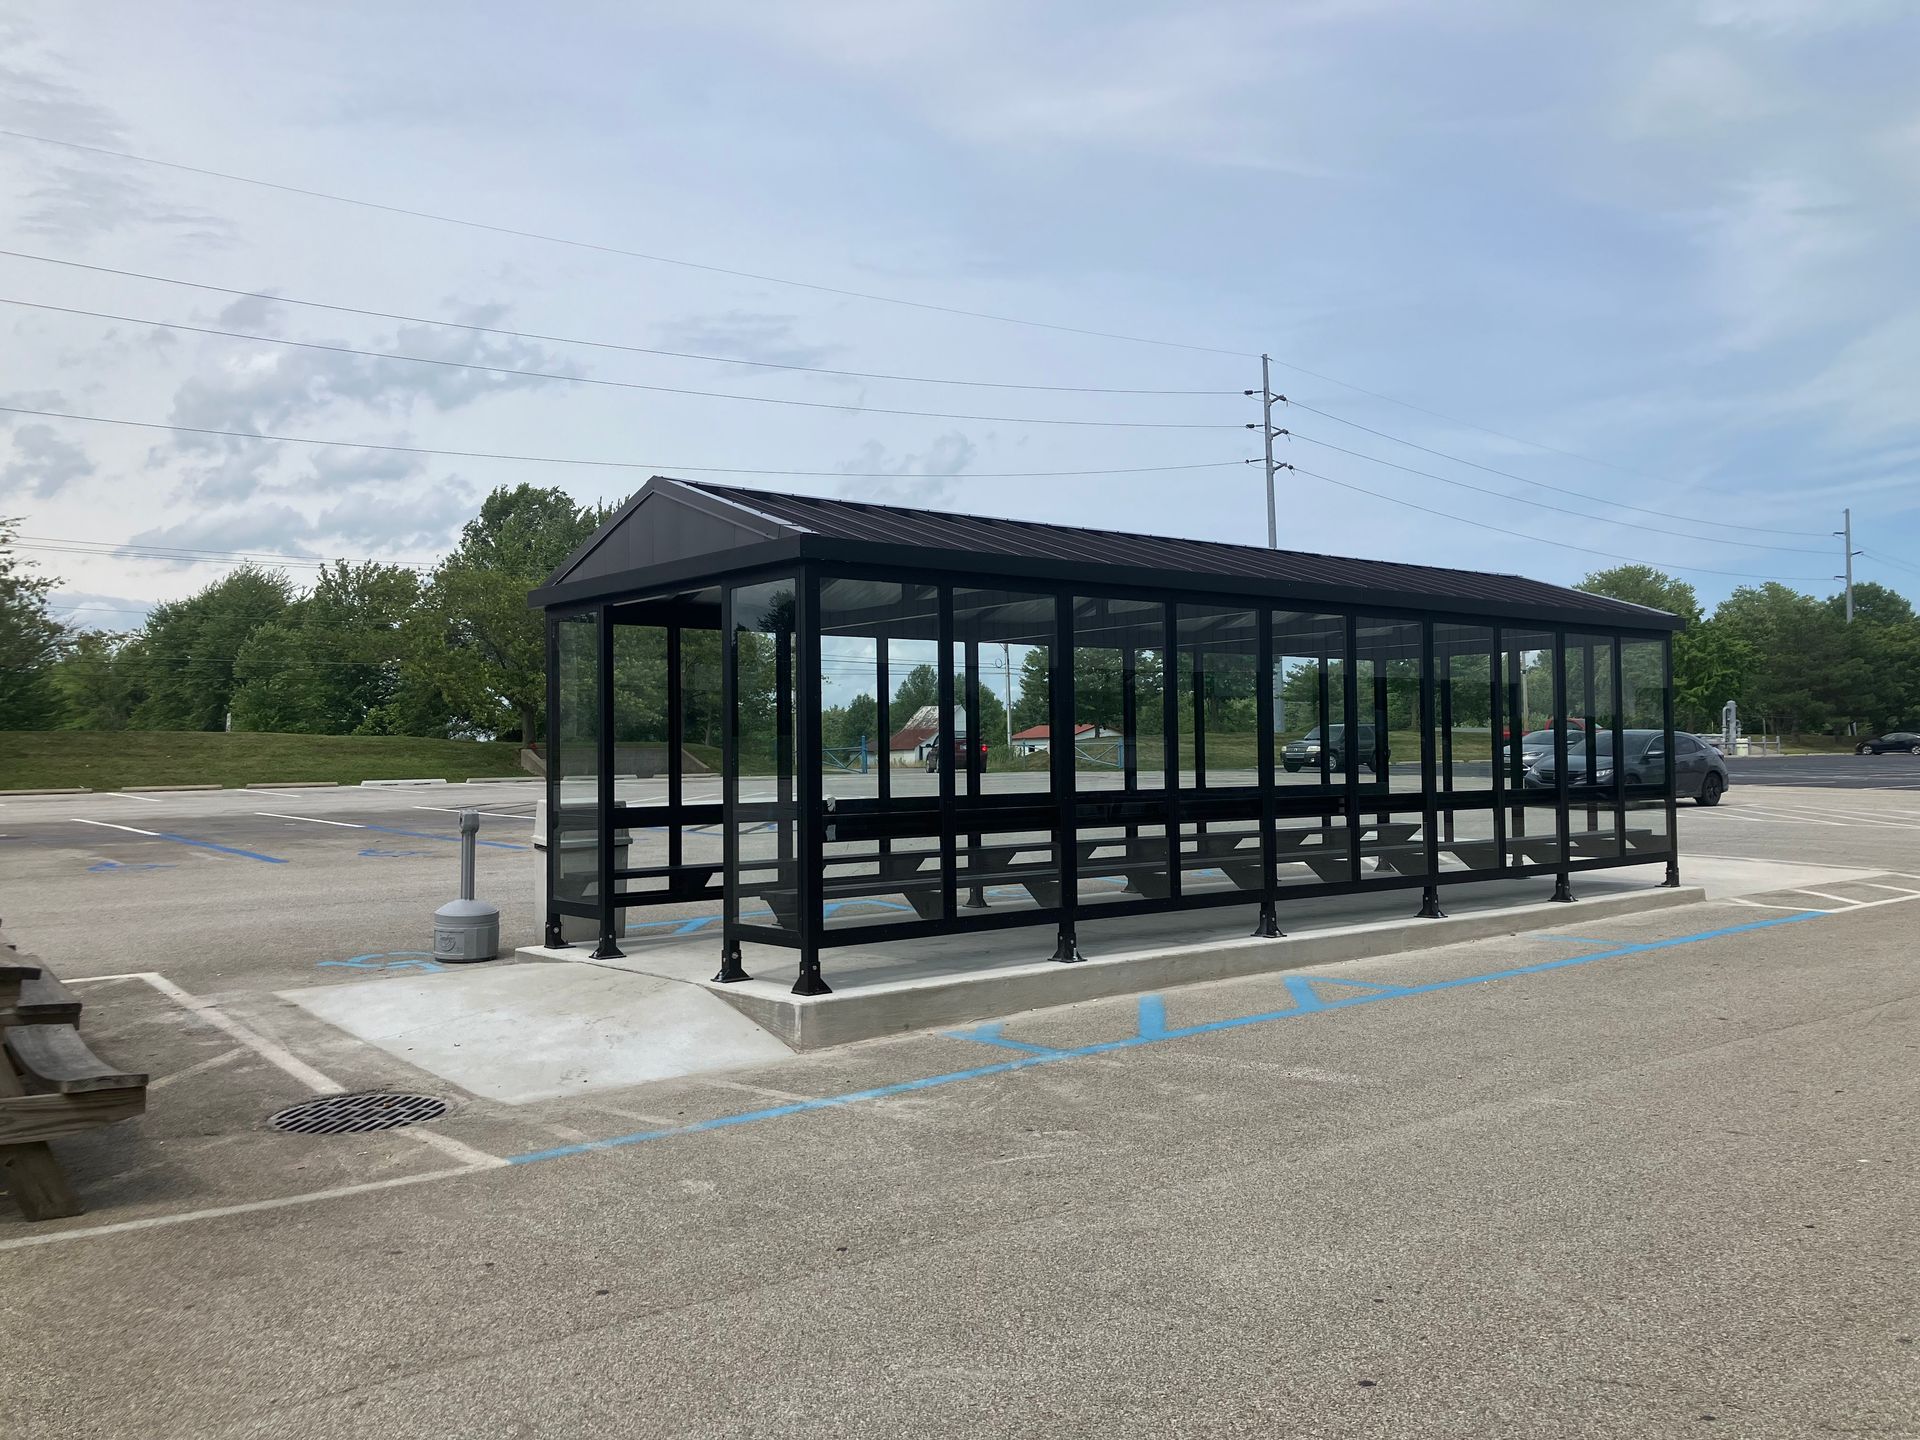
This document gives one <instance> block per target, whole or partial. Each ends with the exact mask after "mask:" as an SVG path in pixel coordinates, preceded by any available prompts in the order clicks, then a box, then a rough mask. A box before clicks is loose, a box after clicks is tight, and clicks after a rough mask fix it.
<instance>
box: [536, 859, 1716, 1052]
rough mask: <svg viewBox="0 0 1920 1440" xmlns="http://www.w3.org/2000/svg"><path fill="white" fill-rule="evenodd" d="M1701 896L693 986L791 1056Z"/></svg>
mask: <svg viewBox="0 0 1920 1440" xmlns="http://www.w3.org/2000/svg"><path fill="white" fill-rule="evenodd" d="M1706 898H1707V892H1706V891H1705V890H1703V889H1698V888H1694V887H1687V888H1683V889H1677V890H1667V889H1654V890H1647V891H1637V892H1634V893H1632V894H1626V895H1600V896H1595V897H1594V898H1593V899H1590V900H1582V901H1580V902H1579V903H1578V904H1576V905H1555V904H1553V903H1552V902H1550V901H1537V902H1534V903H1531V904H1526V905H1514V906H1504V907H1502V908H1500V909H1497V910H1486V911H1475V912H1472V913H1469V914H1464V915H1454V916H1449V917H1448V918H1447V919H1444V920H1415V919H1402V920H1386V921H1374V922H1370V923H1367V924H1362V925H1355V926H1351V927H1342V928H1340V929H1335V930H1323V931H1307V932H1305V933H1303V934H1300V935H1292V936H1288V937H1286V938H1285V939H1280V940H1255V939H1248V940H1229V941H1224V942H1219V943H1215V944H1210V945H1195V946H1182V947H1177V948H1170V949H1160V950H1148V951H1139V952H1136V953H1134V954H1131V955H1115V956H1110V957H1106V958H1102V959H1095V960H1088V961H1085V962H1083V963H1081V964H1078V965H1059V964H1055V963H1053V962H1052V961H1041V962H1039V963H1036V964H1029V965H1020V966H1010V967H1007V968H1005V969H999V970H988V971H982V972H980V973H979V974H976V975H967V976H942V977H939V978H935V979H928V980H903V981H898V982H895V983H893V984H887V985H874V986H868V987H865V988H862V989H857V990H849V991H845V992H841V993H837V994H833V995H819V996H799V995H793V994H791V993H789V992H788V990H787V988H786V986H785V985H784V984H777V983H772V982H768V981H757V980H749V981H745V982H742V983H740V984H734V985H720V984H716V983H714V982H712V981H697V982H695V983H697V984H701V985H703V986H704V987H705V988H707V989H709V990H712V991H713V992H714V993H715V994H716V995H719V996H720V997H721V998H722V999H724V1000H725V1001H726V1002H727V1003H728V1004H730V1005H732V1006H733V1007H734V1008H735V1009H736V1010H739V1011H740V1012H741V1013H742V1014H744V1015H746V1016H748V1017H749V1018H750V1019H752V1020H754V1021H756V1022H757V1023H759V1024H761V1025H763V1026H765V1027H766V1028H767V1029H768V1030H771V1031H772V1032H773V1033H774V1034H775V1035H778V1036H779V1037H780V1038H781V1039H782V1040H784V1041H786V1042H787V1044H789V1045H791V1046H792V1047H793V1048H794V1049H795V1050H824V1049H827V1048H829V1047H831V1046H835V1045H848V1044H852V1043H853V1042H854V1041H856V1040H872V1039H875V1038H877V1037H879V1036H882V1035H899V1034H903V1033H906V1032H909V1031H914V1030H933V1029H939V1028H942V1027H944V1026H948V1025H964V1024H967V1023H969V1022H972V1021H979V1020H997V1019H1000V1018H1001V1017H1003V1016H1007V1015H1014V1014H1018V1013H1020V1012H1022V1011H1026V1010H1042V1009H1048V1008H1050V1007H1052V1006H1056V1005H1072V1004H1076V1003H1078V1002H1080V1001H1083V1000H1105V999H1110V998H1112V997H1114V996H1117V995H1135V994H1139V993H1141V992H1143V991H1148V990H1164V989H1172V988H1175V987H1177V986H1182V985H1197V984H1203V983H1205V982H1207V981H1210V980H1232V979H1238V978H1240V977H1242V976H1247V975H1261V974H1267V973H1270V972H1273V971H1280V970H1295V969H1298V968H1300V967H1301V966H1303V965H1329V964H1333V963H1335V962H1337V961H1342V960H1360V959H1366V958H1370V957H1373V956H1379V955H1397V954H1403V953H1405V952H1408V951H1415V950H1434V949H1438V948H1439V947H1441V946H1443V945H1457V944H1459V943H1460V942H1461V941H1463V940H1485V939H1491V938H1493V937H1495V936H1500V935H1512V934H1516V933H1518V932H1519V931H1522V930H1527V929H1544V928H1548V927H1550V926H1555V925H1567V924H1571V923H1573V921H1574V920H1575V919H1576V918H1578V919H1579V920H1580V921H1581V922H1585V921H1588V920H1592V919H1599V918H1601V917H1604V916H1612V915H1636V914H1643V913H1646V912H1650V911H1655V910H1667V909H1671V908H1673V907H1675V906H1679V905H1697V904H1699V903H1701V902H1702V901H1704V900H1705V899H1706ZM520 953H521V954H522V955H525V956H528V957H529V958H540V959H548V958H566V957H564V955H563V953H562V952H552V951H541V950H532V951H528V950H522V951H521V952H520Z"/></svg>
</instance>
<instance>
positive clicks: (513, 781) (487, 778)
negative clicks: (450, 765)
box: [449, 775, 547, 785]
mask: <svg viewBox="0 0 1920 1440" xmlns="http://www.w3.org/2000/svg"><path fill="white" fill-rule="evenodd" d="M449 783H450V784H454V785H544V784H546V783H547V777H546V776H544V775H469V776H468V777H467V778H466V779H464V780H454V781H450V782H449Z"/></svg>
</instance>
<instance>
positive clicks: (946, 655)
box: [934, 585, 959, 920]
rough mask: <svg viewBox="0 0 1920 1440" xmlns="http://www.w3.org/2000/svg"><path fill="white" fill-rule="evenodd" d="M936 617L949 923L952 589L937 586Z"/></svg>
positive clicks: (943, 878) (944, 896)
mask: <svg viewBox="0 0 1920 1440" xmlns="http://www.w3.org/2000/svg"><path fill="white" fill-rule="evenodd" d="M939 605H940V615H939V619H938V621H937V622H936V625H937V632H936V633H937V636H938V638H937V642H936V643H937V646H938V649H939V655H938V656H937V663H936V664H935V666H934V676H935V684H936V686H937V687H938V690H937V698H938V700H939V705H940V717H939V720H940V729H939V731H938V732H937V734H938V740H937V742H936V743H937V744H938V745H939V747H940V748H939V750H938V752H937V753H938V754H939V756H940V764H939V766H938V775H939V781H940V918H941V919H943V920H951V919H953V918H954V914H955V912H956V911H957V909H958V908H959V907H958V906H957V905H956V903H955V894H956V884H957V882H956V878H955V867H956V864H957V861H956V858H955V855H954V849H955V846H956V844H957V843H958V837H956V836H955V834H954V833H953V832H954V826H955V825H956V824H957V823H958V822H957V819H956V816H957V813H958V812H957V807H956V806H955V805H954V800H953V791H954V784H953V752H954V750H955V748H956V747H955V745H954V743H953V731H954V726H955V724H956V723H957V722H956V720H955V717H954V713H953V587H952V586H951V585H942V586H941V587H940V601H939Z"/></svg>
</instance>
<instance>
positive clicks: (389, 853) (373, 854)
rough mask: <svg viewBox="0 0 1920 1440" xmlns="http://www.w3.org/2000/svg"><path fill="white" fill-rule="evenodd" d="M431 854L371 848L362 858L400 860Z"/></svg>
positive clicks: (426, 851)
mask: <svg viewBox="0 0 1920 1440" xmlns="http://www.w3.org/2000/svg"><path fill="white" fill-rule="evenodd" d="M431 854H433V851H431V850H382V849H379V848H378V847H377V846H369V847H368V848H366V849H365V850H362V851H361V852H360V857H361V858H362V859H363V860H399V859H401V858H403V857H405V856H408V855H431Z"/></svg>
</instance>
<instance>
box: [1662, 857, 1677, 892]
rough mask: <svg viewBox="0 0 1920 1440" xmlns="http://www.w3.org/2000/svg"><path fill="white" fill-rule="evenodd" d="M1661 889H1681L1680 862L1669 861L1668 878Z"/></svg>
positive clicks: (1663, 881)
mask: <svg viewBox="0 0 1920 1440" xmlns="http://www.w3.org/2000/svg"><path fill="white" fill-rule="evenodd" d="M1660 887H1661V889H1663V890H1678V889H1679V888H1680V862H1679V861H1678V860H1669V861H1667V878H1666V879H1664V880H1662V881H1661V882H1660Z"/></svg>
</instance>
